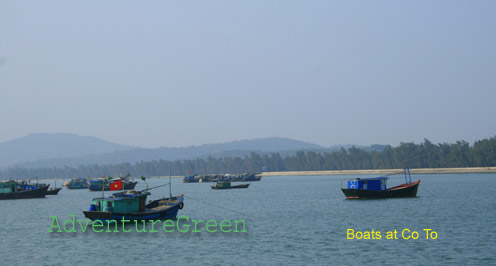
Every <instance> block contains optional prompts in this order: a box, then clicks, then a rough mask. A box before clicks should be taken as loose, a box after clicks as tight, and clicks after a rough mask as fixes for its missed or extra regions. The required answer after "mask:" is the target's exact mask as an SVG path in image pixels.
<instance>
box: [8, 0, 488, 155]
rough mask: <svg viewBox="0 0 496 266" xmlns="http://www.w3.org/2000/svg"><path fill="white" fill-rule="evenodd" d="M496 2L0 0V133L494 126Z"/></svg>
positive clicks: (394, 135) (138, 142) (157, 141)
mask: <svg viewBox="0 0 496 266" xmlns="http://www.w3.org/2000/svg"><path fill="white" fill-rule="evenodd" d="M494 14H496V1H483V0H478V1H451V0H450V1H432V0H429V1H420V0H419V1H408V0H405V1H330V0H324V1H317V0H314V1H288V0H284V1H282V0H280V1H277V0H274V1H266V0H262V1H259V0H250V1H239V0H238V1H233V0H225V1H215V0H212V1H162V0H160V1H159V0H156V1H123V0H119V1H93V0H85V1H51V0H45V1H37V0H32V1H28V0H15V1H5V0H0V125H1V126H0V142H4V141H9V140H12V139H16V138H19V137H22V136H25V135H27V134H30V133H40V132H46V133H58V132H63V133H74V134H78V135H82V136H95V137H98V138H102V139H105V140H108V141H112V142H116V143H119V144H125V145H133V146H140V147H147V148H155V147H160V146H163V147H180V146H191V145H201V144H207V143H222V142H228V141H234V140H244V139H256V138H265V137H287V138H293V139H298V140H302V141H307V142H311V143H315V144H319V145H322V146H331V145H340V144H357V145H371V144H390V145H393V146H397V145H399V144H400V143H401V142H415V143H420V142H423V141H424V139H429V140H430V141H432V142H434V143H444V142H447V143H453V142H455V141H458V140H465V141H468V142H469V143H471V144H473V142H474V141H476V140H480V139H484V138H489V137H493V136H496V118H495V115H496V104H495V100H496V86H495V85H496V48H495V47H496V34H495V29H496V16H495V15H494Z"/></svg>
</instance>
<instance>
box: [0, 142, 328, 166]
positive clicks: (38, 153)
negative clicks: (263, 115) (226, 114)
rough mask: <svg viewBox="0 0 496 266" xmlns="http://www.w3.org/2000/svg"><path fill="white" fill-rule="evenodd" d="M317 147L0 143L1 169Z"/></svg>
mask: <svg viewBox="0 0 496 266" xmlns="http://www.w3.org/2000/svg"><path fill="white" fill-rule="evenodd" d="M323 149H326V148H324V147H322V146H319V145H317V144H312V143H308V142H304V141H299V140H294V139H289V138H276V137H273V138H261V139H253V140H240V141H232V142H227V143H219V144H204V145H200V146H190V147H180V148H167V147H160V148H155V149H146V148H140V147H133V146H127V145H121V144H116V143H113V142H109V141H106V140H102V139H99V138H96V137H91V136H79V135H75V134H68V133H55V134H50V133H35V134H29V135H27V136H24V137H22V138H18V139H14V140H11V141H7V142H2V143H0V167H1V168H4V169H6V168H13V167H19V168H46V167H64V166H68V167H77V166H79V165H105V164H118V163H124V162H127V163H136V162H140V161H152V160H182V159H194V158H204V157H208V156H212V157H227V156H241V157H242V156H245V155H248V154H250V153H251V152H257V153H270V152H286V153H288V152H295V151H298V150H323Z"/></svg>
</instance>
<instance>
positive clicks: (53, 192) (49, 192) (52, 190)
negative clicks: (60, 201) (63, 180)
mask: <svg viewBox="0 0 496 266" xmlns="http://www.w3.org/2000/svg"><path fill="white" fill-rule="evenodd" d="M61 189H62V188H61V187H58V188H57V187H54V188H49V189H48V190H47V193H46V194H47V195H57V194H59V191H60V190H61Z"/></svg>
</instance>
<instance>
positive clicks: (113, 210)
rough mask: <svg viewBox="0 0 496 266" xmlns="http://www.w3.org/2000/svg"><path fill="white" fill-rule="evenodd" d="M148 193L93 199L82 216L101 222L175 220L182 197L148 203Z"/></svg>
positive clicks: (141, 192)
mask: <svg viewBox="0 0 496 266" xmlns="http://www.w3.org/2000/svg"><path fill="white" fill-rule="evenodd" d="M149 195H150V192H148V191H131V190H128V191H124V192H119V193H114V194H112V196H110V197H101V198H95V199H93V203H92V204H91V205H90V208H89V210H88V211H83V213H84V216H85V217H86V218H88V219H90V220H93V221H96V220H100V221H102V222H106V223H108V222H120V221H122V220H123V219H124V220H129V221H135V220H136V221H150V220H167V219H173V218H176V216H177V212H178V211H179V210H180V209H182V208H183V206H184V203H183V201H184V197H183V195H182V194H181V195H179V196H177V197H169V198H161V199H157V200H154V201H150V202H149V203H148V204H146V199H147V197H148V196H149Z"/></svg>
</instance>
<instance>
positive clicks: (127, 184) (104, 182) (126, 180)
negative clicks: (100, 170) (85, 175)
mask: <svg viewBox="0 0 496 266" xmlns="http://www.w3.org/2000/svg"><path fill="white" fill-rule="evenodd" d="M119 180H122V188H121V189H119V190H133V189H134V187H135V186H136V184H138V182H137V181H132V180H130V176H125V177H118V178H112V179H110V180H108V179H97V180H90V185H89V189H90V190H91V191H102V186H103V190H104V191H110V190H111V189H110V185H111V184H112V183H115V182H117V181H119Z"/></svg>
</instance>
